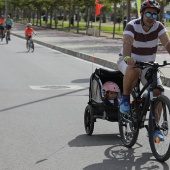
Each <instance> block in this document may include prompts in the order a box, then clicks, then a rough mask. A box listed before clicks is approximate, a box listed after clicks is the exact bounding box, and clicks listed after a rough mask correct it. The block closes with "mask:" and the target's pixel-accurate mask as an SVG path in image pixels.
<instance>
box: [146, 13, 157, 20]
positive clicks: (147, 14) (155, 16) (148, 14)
mask: <svg viewBox="0 0 170 170" xmlns="http://www.w3.org/2000/svg"><path fill="white" fill-rule="evenodd" d="M145 16H146V17H147V18H150V17H151V16H152V18H153V19H157V18H158V14H156V13H151V12H146V13H145Z"/></svg>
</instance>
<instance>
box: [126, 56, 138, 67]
mask: <svg viewBox="0 0 170 170" xmlns="http://www.w3.org/2000/svg"><path fill="white" fill-rule="evenodd" d="M125 62H126V64H127V65H135V63H136V59H135V58H132V57H131V58H127V59H125Z"/></svg>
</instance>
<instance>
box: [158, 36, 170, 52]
mask: <svg viewBox="0 0 170 170" xmlns="http://www.w3.org/2000/svg"><path fill="white" fill-rule="evenodd" d="M159 39H160V41H161V43H162V45H163V46H164V47H165V48H166V50H167V52H168V53H169V54H170V40H169V36H168V33H163V34H162V35H161V36H160V37H159Z"/></svg>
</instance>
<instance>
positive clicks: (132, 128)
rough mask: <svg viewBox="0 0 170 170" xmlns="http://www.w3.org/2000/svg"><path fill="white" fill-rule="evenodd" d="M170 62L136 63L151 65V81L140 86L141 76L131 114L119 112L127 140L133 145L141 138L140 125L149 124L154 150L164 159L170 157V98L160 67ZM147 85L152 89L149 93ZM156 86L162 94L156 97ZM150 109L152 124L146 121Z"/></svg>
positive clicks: (132, 98) (158, 156) (132, 99)
mask: <svg viewBox="0 0 170 170" xmlns="http://www.w3.org/2000/svg"><path fill="white" fill-rule="evenodd" d="M166 65H170V63H167V62H166V61H164V63H163V64H162V65H161V64H157V63H145V62H139V63H138V64H137V66H136V67H138V68H141V69H144V68H147V67H149V69H148V71H147V72H146V75H145V78H146V80H147V83H146V85H145V86H144V87H143V88H142V89H140V79H139V81H138V83H137V85H136V87H135V88H134V89H133V90H132V93H131V113H130V115H123V114H119V130H120V135H121V139H122V142H123V144H124V145H125V146H126V147H132V146H133V145H134V144H135V143H136V141H137V138H138V134H139V129H141V128H143V127H146V129H147V131H148V137H149V143H150V148H151V150H152V153H153V155H154V156H155V158H156V159H157V160H158V161H161V162H163V161H166V160H167V159H169V157H170V131H169V127H170V100H169V98H168V97H167V96H165V94H164V89H163V87H160V86H158V85H157V79H158V78H157V72H158V71H159V68H160V67H164V66H166ZM146 89H148V92H147V93H146V94H145V93H144V92H145V90H146ZM154 89H159V90H160V91H161V95H159V96H158V97H154V96H153V90H154ZM143 94H144V95H143ZM142 95H143V97H141V96H142ZM147 113H149V122H148V125H146V124H145V121H146V116H147ZM155 131H156V132H159V133H161V135H163V138H159V136H158V137H157V136H155Z"/></svg>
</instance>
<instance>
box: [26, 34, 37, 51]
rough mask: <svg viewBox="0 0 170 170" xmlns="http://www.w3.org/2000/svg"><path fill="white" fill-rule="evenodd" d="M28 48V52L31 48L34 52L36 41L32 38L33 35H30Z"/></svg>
mask: <svg viewBox="0 0 170 170" xmlns="http://www.w3.org/2000/svg"><path fill="white" fill-rule="evenodd" d="M35 35H36V34H35ZM27 50H28V52H29V51H30V50H31V51H32V52H34V42H33V39H32V36H31V35H28V42H27Z"/></svg>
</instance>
